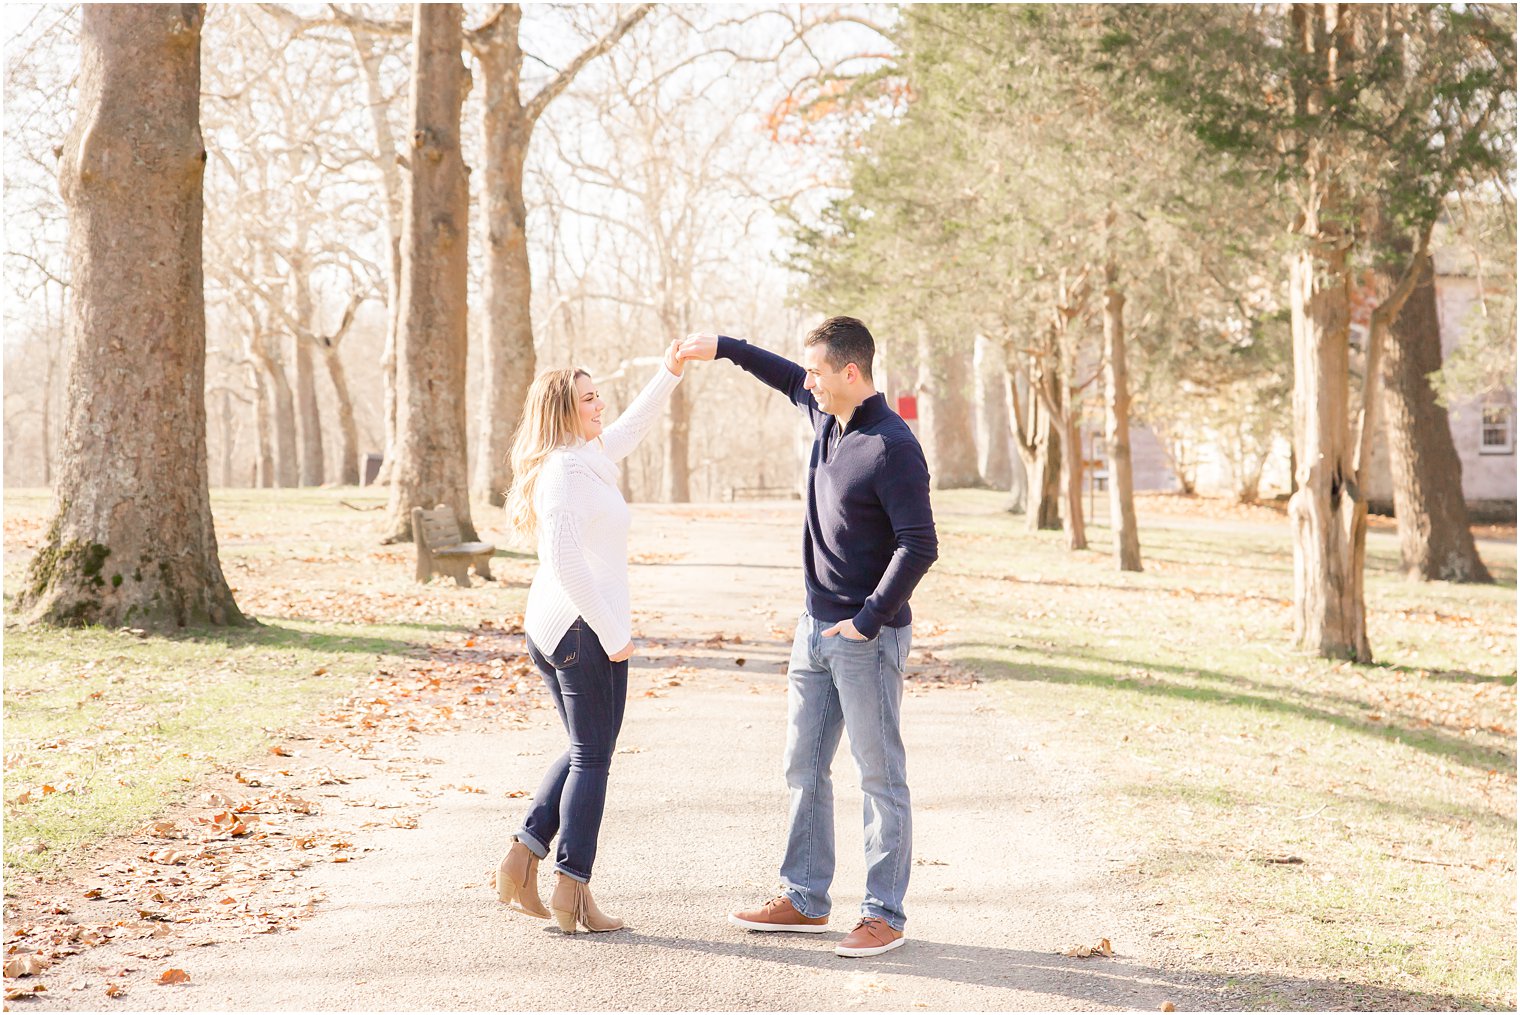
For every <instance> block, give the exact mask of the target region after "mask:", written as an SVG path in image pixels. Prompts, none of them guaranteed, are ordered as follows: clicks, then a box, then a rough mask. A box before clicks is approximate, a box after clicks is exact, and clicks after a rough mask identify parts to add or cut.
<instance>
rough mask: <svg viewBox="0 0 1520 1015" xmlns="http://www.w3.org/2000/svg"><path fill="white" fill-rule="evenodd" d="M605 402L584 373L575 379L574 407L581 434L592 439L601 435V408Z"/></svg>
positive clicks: (587, 438)
mask: <svg viewBox="0 0 1520 1015" xmlns="http://www.w3.org/2000/svg"><path fill="white" fill-rule="evenodd" d="M606 407H607V403H606V402H604V401H602V396H601V395H598V394H597V393H596V384H595V383H593V382H592V380H591V378H589V377H587V376H585V375H584V374H583V375H581V376H580V377H577V378H576V379H575V408H576V414H577V416H578V417H579V419H580V423H581V436H582V437H584V438H585V439H586V440H588V441H594V440H596V439H597V438H598V437H600V436H601V435H602V410H603V409H605V408H606Z"/></svg>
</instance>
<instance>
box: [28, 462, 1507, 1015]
mask: <svg viewBox="0 0 1520 1015" xmlns="http://www.w3.org/2000/svg"><path fill="white" fill-rule="evenodd" d="M1002 501H1003V496H1002V495H999V494H992V493H986V492H977V491H957V492H951V493H941V494H936V511H937V517H938V519H939V522H940V527H941V559H940V562H939V564H938V565H937V566H936V567H935V569H934V570H933V571H932V572H931V573H930V577H929V578H928V579H927V580H926V581H925V584H924V586H923V587H922V588H921V589H920V591H919V593H918V595H917V596H916V597H915V606H916V608H917V611H918V613H919V614H920V616H921V617H923V618H925V619H926V620H930V621H932V622H933V623H935V624H943V625H945V626H946V627H947V628H948V631H947V634H946V640H947V641H948V643H949V644H950V645H951V646H952V649H951V651H952V654H953V655H954V656H955V658H956V659H957V660H958V661H959V662H960V663H962V664H964V665H967V666H970V667H973V668H975V669H976V670H977V671H979V672H980V674H981V675H982V677H983V679H984V681H985V683H986V685H987V686H988V687H990V688H991V691H992V693H993V694H994V695H996V696H998V697H999V698H1000V699H1001V700H1002V701H1003V702H1004V703H1005V704H1006V707H1008V708H1009V709H1011V710H1016V711H1017V712H1018V713H1019V715H1020V716H1021V717H1024V718H1026V719H1027V720H1028V726H1029V729H1030V730H1031V734H1030V735H1031V737H1032V738H1034V739H1035V740H1036V741H1037V742H1034V743H1031V744H1028V745H1008V747H1009V749H1010V750H1019V749H1022V748H1025V747H1029V748H1038V749H1046V750H1052V751H1059V752H1061V754H1062V756H1063V758H1065V759H1067V760H1068V761H1073V762H1075V763H1078V764H1080V765H1082V766H1085V767H1087V768H1089V769H1090V770H1092V771H1094V772H1097V773H1099V774H1100V776H1101V777H1100V778H1098V779H1095V780H1094V785H1095V786H1096V787H1097V789H1096V792H1095V796H1094V797H1093V798H1092V799H1091V800H1090V801H1089V802H1088V804H1089V810H1090V811H1091V812H1092V813H1094V814H1096V815H1097V816H1098V818H1099V820H1100V821H1102V822H1105V823H1107V824H1108V826H1109V827H1110V830H1111V832H1112V833H1113V834H1114V836H1115V837H1117V838H1118V839H1119V840H1121V841H1122V842H1124V843H1125V844H1126V849H1125V850H1123V851H1122V852H1123V853H1124V855H1123V856H1121V857H1118V858H1117V860H1118V862H1117V865H1116V868H1115V869H1116V870H1117V871H1118V872H1119V876H1120V877H1123V878H1125V879H1127V880H1128V882H1129V883H1130V884H1131V885H1132V886H1133V887H1134V888H1135V891H1136V895H1137V896H1138V897H1139V898H1141V899H1142V900H1143V904H1144V907H1145V910H1146V912H1145V913H1144V914H1143V920H1137V921H1136V923H1137V924H1139V925H1143V926H1145V927H1147V928H1148V933H1149V934H1150V935H1151V936H1152V939H1153V940H1152V941H1151V942H1150V943H1149V945H1148V949H1149V950H1152V951H1159V952H1161V953H1163V954H1165V955H1167V956H1168V961H1169V962H1173V963H1176V964H1177V965H1178V966H1179V967H1186V968H1198V969H1205V970H1210V971H1214V972H1218V973H1222V974H1224V975H1227V976H1238V977H1239V978H1240V981H1239V982H1240V983H1241V984H1242V985H1243V986H1242V993H1241V999H1240V1001H1239V1003H1240V1004H1242V1005H1244V1006H1251V1007H1260V1008H1264V1009H1270V1008H1313V1007H1348V1006H1351V1007H1357V1006H1360V1007H1368V1008H1376V1007H1390V1006H1399V1005H1400V1004H1401V1003H1402V1005H1403V1006H1405V1007H1409V1006H1413V1007H1430V1008H1452V1007H1455V1008H1499V1009H1504V1008H1513V1007H1514V1004H1515V916H1516V913H1515V839H1516V826H1515V817H1516V813H1515V802H1516V797H1515V791H1516V783H1515V774H1516V771H1515V728H1514V725H1515V663H1516V655H1515V649H1516V643H1515V546H1514V543H1513V538H1512V537H1511V538H1510V540H1509V541H1508V542H1503V541H1484V542H1483V543H1482V544H1481V549H1482V552H1483V555H1484V557H1485V560H1486V561H1487V563H1488V565H1489V567H1490V569H1491V570H1493V571H1494V573H1495V574H1496V575H1497V576H1498V578H1499V581H1498V583H1497V584H1495V585H1491V586H1456V585H1443V584H1434V585H1431V584H1423V585H1422V584H1417V583H1411V582H1408V581H1406V580H1405V579H1404V578H1403V577H1402V576H1401V575H1400V574H1399V572H1398V568H1397V563H1398V561H1397V556H1398V551H1397V545H1396V542H1395V538H1394V536H1393V534H1392V532H1391V531H1389V530H1387V529H1386V528H1383V529H1379V530H1377V531H1374V532H1373V534H1372V536H1371V539H1370V544H1369V553H1368V560H1369V563H1368V574H1367V599H1368V609H1369V623H1370V629H1371V639H1372V645H1373V651H1374V653H1375V655H1376V657H1377V660H1378V662H1377V664H1375V665H1372V666H1355V665H1350V664H1345V663H1329V662H1325V661H1321V660H1317V659H1314V658H1311V657H1307V656H1304V655H1301V654H1299V653H1297V652H1295V651H1293V650H1292V649H1291V648H1290V647H1289V646H1290V640H1291V597H1292V575H1291V567H1292V553H1291V547H1290V544H1289V542H1288V529H1287V525H1286V522H1285V521H1284V520H1283V519H1282V518H1281V517H1280V516H1278V515H1275V514H1273V513H1272V512H1271V511H1269V510H1267V509H1260V510H1257V511H1249V512H1238V511H1224V510H1210V509H1207V508H1204V509H1198V510H1193V509H1188V510H1191V511H1192V513H1187V511H1181V512H1179V511H1178V510H1177V509H1176V508H1177V505H1176V504H1175V502H1172V501H1150V502H1147V503H1144V504H1142V507H1141V523H1142V528H1141V538H1142V543H1143V548H1144V552H1145V562H1146V571H1145V572H1144V573H1141V574H1122V573H1120V572H1118V571H1117V570H1115V569H1114V568H1113V565H1112V563H1111V558H1110V555H1109V552H1108V540H1109V532H1108V530H1107V529H1105V528H1104V527H1103V526H1102V524H1101V523H1099V524H1095V525H1093V526H1092V528H1091V531H1090V536H1091V539H1092V544H1093V547H1094V549H1092V550H1089V551H1084V552H1079V553H1070V552H1067V551H1066V550H1064V549H1062V548H1061V545H1060V543H1061V537H1060V534H1059V533H1040V534H1037V535H1030V534H1027V533H1025V532H1024V530H1023V520H1022V518H1020V517H1014V516H1009V515H1007V514H1005V513H1003V512H1002V511H1001V510H1000V507H1001V504H1002ZM213 502H214V506H215V510H216V513H217V532H218V537H219V540H220V545H221V553H222V561H223V565H224V569H225V571H226V573H227V575H228V579H229V582H230V583H231V584H232V585H233V586H234V587H235V589H236V593H237V598H238V601H239V603H240V605H242V606H243V607H244V609H245V610H247V611H248V612H249V613H250V614H252V615H253V616H256V617H257V618H259V620H260V621H261V622H262V626H259V627H255V628H248V629H241V630H236V631H229V632H222V633H217V634H211V635H207V634H199V635H195V636H184V637H178V638H139V637H136V636H134V635H132V634H131V633H129V632H122V631H107V630H100V629H94V630H82V631H65V632H36V631H27V630H22V629H16V628H11V629H8V630H7V631H6V637H5V644H4V663H5V693H4V717H5V789H4V796H5V801H6V810H5V821H6V828H5V831H6V835H5V863H6V874H7V879H8V884H9V883H10V882H9V879H10V878H11V877H12V876H14V875H16V874H20V873H28V872H47V871H50V870H55V869H57V868H58V867H60V866H62V865H64V864H65V863H67V862H69V861H70V860H72V859H75V858H78V857H79V856H81V855H82V852H83V851H84V850H85V849H87V848H88V846H89V845H90V844H92V843H95V842H99V841H102V840H103V839H106V838H109V837H111V836H114V835H117V834H120V833H125V832H129V831H132V830H133V829H135V828H137V827H139V826H141V825H142V823H144V822H145V821H146V820H148V819H149V818H151V817H152V815H153V814H154V813H155V812H157V811H159V810H160V809H161V808H163V807H164V806H165V804H166V803H168V802H171V801H173V800H174V799H176V798H177V797H179V796H181V795H184V794H187V793H189V792H190V790H191V787H192V784H193V783H194V782H196V781H197V780H198V778H199V777H200V776H202V775H203V774H205V773H207V772H209V771H212V770H215V769H217V768H219V767H225V766H229V765H234V764H238V763H241V762H243V761H244V760H245V759H247V758H249V757H251V756H258V755H261V754H262V753H263V752H264V751H265V750H266V748H267V746H268V744H269V742H270V740H271V736H272V731H275V730H278V729H280V728H281V727H285V726H290V725H292V724H295V725H299V724H300V723H301V722H302V721H303V720H305V719H307V718H309V717H311V716H312V715H314V714H315V713H316V712H318V711H319V710H321V709H322V708H323V707H324V706H326V705H328V704H331V703H335V702H337V701H339V700H341V699H343V698H344V697H345V696H347V695H348V694H349V693H351V692H352V691H353V689H354V688H355V687H357V686H359V685H360V684H361V683H362V682H363V681H364V680H365V679H366V677H367V675H368V674H371V673H373V672H374V670H375V669H376V668H377V667H383V666H388V665H392V664H395V663H398V662H400V661H401V660H404V659H405V658H407V657H408V656H409V655H414V654H416V653H417V652H419V651H421V650H422V649H423V648H424V647H425V646H427V645H429V644H432V643H436V642H438V641H440V640H441V639H442V638H443V637H444V635H445V634H446V633H448V632H450V631H457V630H458V629H460V628H461V627H466V626H470V625H474V624H476V623H478V622H479V621H481V620H482V619H491V620H495V619H499V618H502V617H505V616H508V615H510V614H512V613H515V612H517V611H518V610H520V609H521V607H522V602H523V596H524V593H525V586H526V580H527V578H528V577H529V574H530V570H531V566H532V561H531V560H530V559H527V558H524V557H522V556H521V555H517V554H507V553H505V552H499V553H498V559H497V560H496V561H495V562H494V565H493V566H494V568H495V570H496V571H497V574H498V577H500V578H502V579H503V580H502V581H501V582H500V583H499V584H489V585H483V586H482V585H477V587H476V588H474V589H471V590H460V589H455V588H453V587H452V585H451V583H435V584H433V585H430V586H426V587H424V586H419V585H417V584H416V583H415V582H414V581H413V580H412V577H411V575H412V560H413V558H412V551H411V548H410V547H409V546H407V547H386V546H381V545H379V542H378V529H379V525H380V515H381V512H380V511H378V510H373V509H374V508H376V507H377V506H379V505H380V504H381V503H382V500H381V498H380V497H379V496H377V495H375V494H371V493H367V492H365V491H362V490H354V489H348V490H307V491H281V492H274V491H235V492H228V493H217V494H215V495H214V496H213ZM345 502H346V504H345ZM47 509H48V502H47V497H46V495H45V494H42V493H38V492H26V491H21V492H16V491H8V492H7V493H6V497H5V574H4V577H5V593H6V600H7V605H9V602H10V598H11V596H12V595H13V593H14V591H15V589H16V588H17V587H18V585H19V583H20V579H21V575H22V573H23V569H24V567H25V564H26V561H27V558H28V556H29V554H30V550H31V549H32V548H34V547H35V546H36V545H37V543H38V541H39V540H40V539H41V536H42V533H43V529H44V526H45V524H46V522H47ZM476 517H477V520H484V521H485V522H486V523H487V524H483V525H482V526H481V527H482V530H483V531H482V538H484V539H487V540H490V541H494V542H496V543H497V545H498V546H503V545H504V543H505V541H504V539H503V538H502V534H501V532H500V528H499V526H500V521H501V518H500V512H499V511H497V510H493V509H489V508H485V507H483V506H482V507H477V509H476ZM45 787H52V790H53V791H51V792H47V791H46V790H45ZM1115 945H1116V947H1117V948H1118V949H1119V951H1120V952H1121V953H1123V952H1124V951H1125V949H1126V942H1124V941H1122V940H1115ZM1129 947H1130V948H1131V950H1132V951H1134V950H1138V949H1136V948H1135V946H1134V944H1132V943H1131V944H1130V945H1129ZM1277 981H1281V982H1282V983H1283V984H1285V986H1283V987H1282V989H1280V990H1279V989H1274V988H1272V987H1270V986H1268V984H1271V983H1274V982H1277ZM1337 982H1339V983H1340V984H1341V986H1340V987H1337V988H1336V990H1335V992H1334V994H1333V996H1329V995H1327V996H1317V995H1314V994H1313V993H1312V991H1311V988H1307V987H1305V986H1304V984H1306V983H1318V984H1332V985H1333V984H1336V983H1337ZM1295 984H1296V985H1295ZM1306 991H1310V992H1306ZM1380 992H1381V993H1380ZM1390 998H1392V1000H1390Z"/></svg>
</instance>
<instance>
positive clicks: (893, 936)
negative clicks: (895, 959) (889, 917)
mask: <svg viewBox="0 0 1520 1015" xmlns="http://www.w3.org/2000/svg"><path fill="white" fill-rule="evenodd" d="M904 940H906V939H905V938H904V937H903V934H902V931H900V930H893V929H892V927H891V925H889V924H888V923H887V921H885V920H883V919H881V918H880V917H877V916H868V917H865V918H864V919H862V920H861V921H860V922H859V923H857V924H856V925H855V929H854V930H852V931H850V932H849V933H848V934H846V935H845V936H844V940H843V941H841V942H839V944H837V945H835V946H834V954H835V955H843V956H845V957H846V958H851V959H854V958H860V957H861V956H864V955H880V954H881V953H882V952H889V951H891V950H892V949H893V948H897V947H899V946H900V945H901V944H902V943H903V941H904Z"/></svg>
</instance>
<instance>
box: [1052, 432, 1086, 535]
mask: <svg viewBox="0 0 1520 1015" xmlns="http://www.w3.org/2000/svg"><path fill="white" fill-rule="evenodd" d="M1080 422H1081V417H1080V416H1078V415H1077V413H1076V410H1075V409H1074V408H1073V407H1072V406H1071V405H1070V404H1068V405H1066V406H1065V407H1064V410H1063V412H1062V414H1061V419H1060V422H1059V426H1058V430H1059V432H1060V434H1061V445H1062V447H1063V448H1064V449H1065V451H1066V454H1065V455H1063V456H1062V458H1061V486H1062V492H1063V494H1064V498H1063V499H1064V500H1065V502H1066V503H1065V504H1064V505H1063V507H1064V509H1065V510H1063V511H1062V512H1061V528H1062V530H1063V531H1064V532H1065V533H1066V548H1067V549H1068V550H1085V549H1087V522H1086V520H1085V518H1084V517H1083V512H1082V469H1083V460H1082V430H1081V427H1080V425H1079V424H1080Z"/></svg>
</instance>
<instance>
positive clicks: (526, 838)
mask: <svg viewBox="0 0 1520 1015" xmlns="http://www.w3.org/2000/svg"><path fill="white" fill-rule="evenodd" d="M516 838H517V841H518V842H520V843H522V844H523V845H524V846H527V847H528V852H530V853H532V854H533V855H534V856H536V857H538V858H539V859H540V860H542V859H543V858H544V857H546V856H548V855H549V847H548V846H545V845H544V844H543V843H541V842H539V841H538V839H537V838H536V837H535V836H534V835H533V833H532V832H530V831H528V830H527V829H526V828H522V829H518V832H517V836H516Z"/></svg>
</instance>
